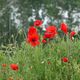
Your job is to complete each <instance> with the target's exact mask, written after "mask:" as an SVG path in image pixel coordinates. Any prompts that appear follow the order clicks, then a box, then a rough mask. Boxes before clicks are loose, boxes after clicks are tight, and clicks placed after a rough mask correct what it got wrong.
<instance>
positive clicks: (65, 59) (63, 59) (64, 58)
mask: <svg viewBox="0 0 80 80" xmlns="http://www.w3.org/2000/svg"><path fill="white" fill-rule="evenodd" d="M61 60H62V62H68V61H69V60H68V58H67V57H63V58H62V59H61Z"/></svg>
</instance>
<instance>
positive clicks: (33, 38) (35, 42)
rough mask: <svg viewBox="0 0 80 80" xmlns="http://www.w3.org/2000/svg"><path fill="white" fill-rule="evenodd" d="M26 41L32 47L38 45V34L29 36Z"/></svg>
mask: <svg viewBox="0 0 80 80" xmlns="http://www.w3.org/2000/svg"><path fill="white" fill-rule="evenodd" d="M26 41H28V42H29V43H30V44H31V45H32V46H33V47H35V46H37V45H39V44H40V42H39V35H38V34H33V35H29V36H28V38H27V40H26Z"/></svg>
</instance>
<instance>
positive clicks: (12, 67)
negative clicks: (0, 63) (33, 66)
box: [10, 64, 18, 71]
mask: <svg viewBox="0 0 80 80" xmlns="http://www.w3.org/2000/svg"><path fill="white" fill-rule="evenodd" d="M10 67H11V69H12V70H15V71H17V70H18V65H17V64H11V65H10Z"/></svg>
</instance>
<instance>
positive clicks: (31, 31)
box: [28, 26, 37, 35]
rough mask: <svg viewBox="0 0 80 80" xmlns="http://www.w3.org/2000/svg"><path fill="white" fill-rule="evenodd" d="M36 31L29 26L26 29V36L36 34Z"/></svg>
mask: <svg viewBox="0 0 80 80" xmlns="http://www.w3.org/2000/svg"><path fill="white" fill-rule="evenodd" d="M36 33H37V29H36V28H35V27H34V26H30V27H29V29H28V35H32V34H36Z"/></svg>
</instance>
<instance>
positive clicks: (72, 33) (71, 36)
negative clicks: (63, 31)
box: [70, 31, 76, 40]
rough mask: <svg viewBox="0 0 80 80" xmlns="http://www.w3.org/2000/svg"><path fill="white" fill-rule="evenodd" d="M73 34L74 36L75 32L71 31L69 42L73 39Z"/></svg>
mask: <svg viewBox="0 0 80 80" xmlns="http://www.w3.org/2000/svg"><path fill="white" fill-rule="evenodd" d="M75 34H76V32H75V31H72V32H71V33H70V39H71V40H72V38H73V37H74V35H75Z"/></svg>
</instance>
